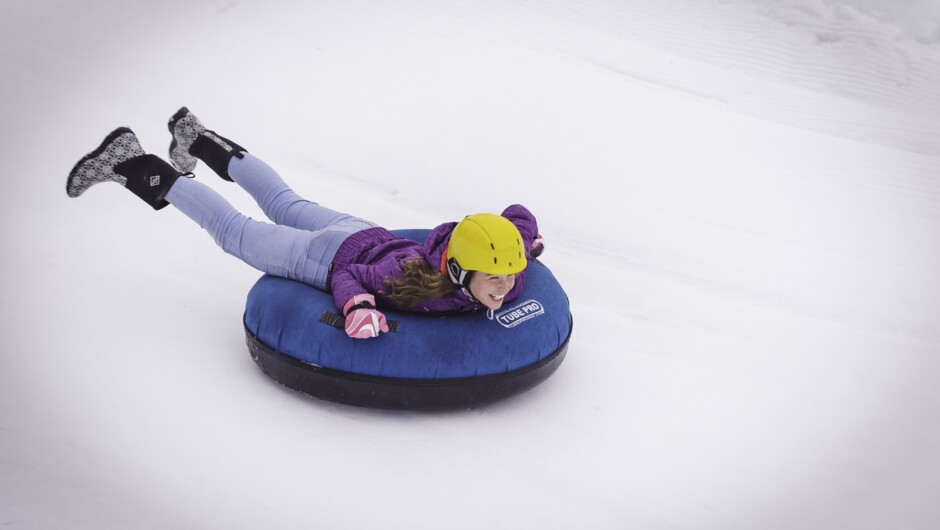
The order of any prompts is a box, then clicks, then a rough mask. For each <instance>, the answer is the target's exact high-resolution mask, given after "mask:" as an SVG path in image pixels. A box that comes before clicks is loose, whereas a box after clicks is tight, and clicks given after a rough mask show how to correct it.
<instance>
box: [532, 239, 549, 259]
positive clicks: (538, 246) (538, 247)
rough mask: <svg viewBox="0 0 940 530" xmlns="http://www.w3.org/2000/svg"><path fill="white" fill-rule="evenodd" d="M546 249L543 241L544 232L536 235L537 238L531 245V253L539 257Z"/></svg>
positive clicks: (534, 256)
mask: <svg viewBox="0 0 940 530" xmlns="http://www.w3.org/2000/svg"><path fill="white" fill-rule="evenodd" d="M544 250H545V244H544V243H543V242H542V234H538V235H536V236H535V239H533V240H532V246H530V247H529V255H530V256H532V257H533V258H537V257H539V256H541V255H542V252H543V251H544Z"/></svg>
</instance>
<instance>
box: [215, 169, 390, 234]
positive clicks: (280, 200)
mask: <svg viewBox="0 0 940 530" xmlns="http://www.w3.org/2000/svg"><path fill="white" fill-rule="evenodd" d="M228 175H229V176H230V177H231V178H232V179H233V180H234V181H235V182H236V183H237V184H238V185H239V186H241V187H242V188H244V189H245V191H247V192H248V194H249V195H251V196H252V198H254V199H255V201H256V202H257V203H258V206H260V207H261V210H262V211H264V214H265V215H267V216H268V219H271V220H272V221H274V222H275V223H277V224H279V225H285V226H292V227H294V228H299V229H301V230H323V229H326V228H335V229H338V230H342V231H344V232H346V231H359V230H364V229H366V228H372V227H374V226H376V225H375V224H374V223H372V222H370V221H366V220H364V219H360V218H358V217H354V216H352V215H349V214H345V213H341V212H337V211H336V210H331V209H329V208H327V207H325V206H320V205H319V204H317V203H315V202H311V201H308V200H307V199H304V198H303V197H301V196H300V195H297V193H296V192H294V190H292V189H291V188H290V186H288V185H287V183H285V182H284V180H283V179H281V177H280V175H278V174H277V172H276V171H274V169H272V168H271V166H269V165H267V164H266V163H264V162H263V161H262V160H261V159H260V158H258V157H255V156H252V154H251V153H247V152H246V153H244V156H243V157H242V158H237V157H232V159H231V160H230V161H229V164H228Z"/></svg>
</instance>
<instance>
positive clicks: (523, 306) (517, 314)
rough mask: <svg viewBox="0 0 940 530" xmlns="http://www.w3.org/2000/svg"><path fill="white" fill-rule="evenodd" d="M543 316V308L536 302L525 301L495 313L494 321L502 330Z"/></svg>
mask: <svg viewBox="0 0 940 530" xmlns="http://www.w3.org/2000/svg"><path fill="white" fill-rule="evenodd" d="M544 314H545V306H543V305H542V303H541V302H539V301H538V300H526V301H525V302H520V303H518V304H516V305H514V306H512V307H509V308H506V309H503V310H501V311H500V312H499V313H496V320H497V321H499V323H500V324H502V326H503V327H504V328H514V327H516V326H518V325H519V324H522V323H523V322H525V321H526V320H531V319H533V318H535V317H537V316H541V315H544Z"/></svg>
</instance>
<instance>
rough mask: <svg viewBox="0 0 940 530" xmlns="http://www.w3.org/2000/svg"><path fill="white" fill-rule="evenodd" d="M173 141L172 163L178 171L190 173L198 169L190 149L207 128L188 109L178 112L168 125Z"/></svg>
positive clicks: (171, 149)
mask: <svg viewBox="0 0 940 530" xmlns="http://www.w3.org/2000/svg"><path fill="white" fill-rule="evenodd" d="M167 128H168V129H170V134H172V135H173V141H171V142H170V161H171V162H173V165H174V166H176V169H178V170H180V171H182V172H183V173H189V172H191V171H192V170H193V169H195V167H196V157H194V156H193V155H191V154H189V147H190V146H191V145H193V142H195V141H196V138H198V137H199V135H200V134H202V133H203V132H205V130H206V128H205V127H204V126H203V125H202V123H201V122H200V121H199V118H197V117H195V116H193V114H192V113H191V112H189V109H187V108H186V107H183V108H181V109H180V110H178V111H176V114H174V115H173V117H171V118H170V121H169V122H168V123H167Z"/></svg>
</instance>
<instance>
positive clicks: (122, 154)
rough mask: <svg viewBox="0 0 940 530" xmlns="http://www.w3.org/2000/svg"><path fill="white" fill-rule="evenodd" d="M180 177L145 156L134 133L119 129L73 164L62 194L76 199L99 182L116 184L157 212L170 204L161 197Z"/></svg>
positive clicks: (165, 166) (157, 158)
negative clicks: (129, 191) (64, 193)
mask: <svg viewBox="0 0 940 530" xmlns="http://www.w3.org/2000/svg"><path fill="white" fill-rule="evenodd" d="M180 176H181V173H180V172H179V171H177V170H176V169H175V168H173V166H171V165H170V164H168V163H167V162H165V161H163V160H161V159H160V157H158V156H156V155H149V154H146V153H145V152H144V150H143V148H141V147H140V142H139V141H138V140H137V136H136V135H135V134H134V132H133V131H131V130H130V129H128V128H127V127H120V128H118V129H115V130H114V131H112V132H111V134H109V135H108V136H107V137H106V138H105V139H104V141H103V142H101V145H99V146H98V148H97V149H95V150H94V151H92V152H91V153H88V154H87V155H85V156H84V157H83V158H82V159H81V160H79V161H78V163H77V164H75V167H73V168H72V171H71V173H69V178H68V181H67V182H66V184H65V191H66V193H68V196H69V197H78V196H79V195H81V194H82V193H84V192H85V190H87V189H88V188H90V187H92V186H94V185H95V184H98V183H99V182H117V183H118V184H120V185H122V186H124V187H125V188H127V189H129V190H131V192H133V193H134V195H137V196H138V197H140V198H141V199H142V200H143V201H144V202H146V203H147V204H149V205H150V206H151V207H152V208H153V209H154V210H159V209H161V208H163V207H165V206H166V205H167V204H169V203H168V202H166V201H165V200H164V197H165V196H166V193H167V192H168V191H169V190H170V186H172V185H173V183H174V182H176V179H178V178H179V177H180Z"/></svg>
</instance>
